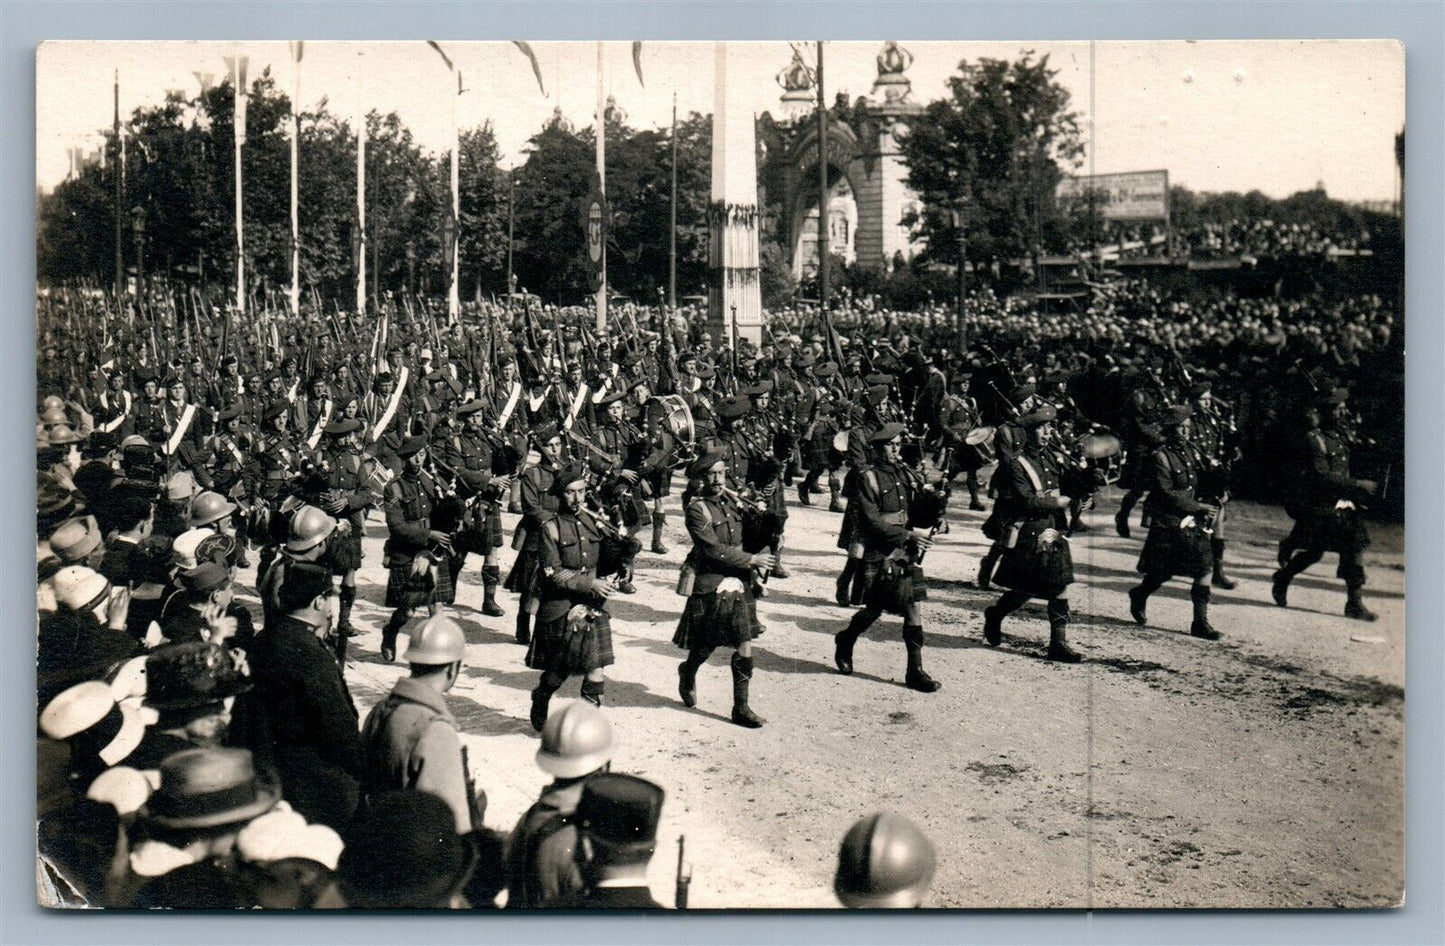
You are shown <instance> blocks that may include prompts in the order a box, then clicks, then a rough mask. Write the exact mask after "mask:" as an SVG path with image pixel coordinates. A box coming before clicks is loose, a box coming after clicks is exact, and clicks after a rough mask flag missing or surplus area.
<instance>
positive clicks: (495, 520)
mask: <svg viewBox="0 0 1445 946" xmlns="http://www.w3.org/2000/svg"><path fill="white" fill-rule="evenodd" d="M486 406H487V404H486V402H485V401H480V400H475V399H474V400H471V401H468V402H467V403H465V404H462V405H461V406H460V407H458V408H457V421H458V423H459V425H460V426H461V428H462V429H461V431H460V432H458V433H455V434H452V435H451V436H449V437H447V438H445V440H444V441H443V442H442V443H441V444H440V449H441V454H442V455H441V457H440V458H439V460H438V462H439V463H441V464H443V465H445V466H446V467H447V468H448V469H449V470H450V471H451V472H452V473H453V474H454V475H455V478H456V489H457V501H458V502H459V503H460V504H461V507H462V513H461V523H460V529H459V531H458V532H457V535H456V539H455V541H454V543H453V546H452V554H451V558H450V559H448V562H447V564H448V567H449V568H450V570H451V578H452V585H453V587H455V586H456V583H457V577H458V576H459V575H460V574H461V571H462V567H463V566H464V565H465V564H466V561H467V554H468V553H471V552H475V553H477V554H479V555H481V556H482V595H483V597H482V613H483V614H485V615H487V616H488V617H501V616H502V615H504V614H506V612H505V611H503V610H502V608H501V606H500V605H498V604H497V585H498V584H500V583H501V576H502V572H501V568H500V567H499V566H498V564H497V549H499V548H501V547H502V505H501V497H503V496H505V495H506V494H507V490H508V488H509V486H510V478H509V477H506V476H495V475H493V471H494V470H495V469H496V465H497V464H496V460H497V459H498V458H497V457H494V456H493V453H492V444H491V441H490V440H489V439H488V437H487V424H488V417H487V413H486V410H485V408H486Z"/></svg>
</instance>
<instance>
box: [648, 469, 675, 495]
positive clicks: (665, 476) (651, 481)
mask: <svg viewBox="0 0 1445 946" xmlns="http://www.w3.org/2000/svg"><path fill="white" fill-rule="evenodd" d="M647 485H648V486H649V487H651V488H652V495H653V496H654V497H657V496H671V495H672V470H671V469H661V470H658V471H656V472H654V473H649V474H647Z"/></svg>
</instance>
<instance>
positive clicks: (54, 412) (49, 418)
mask: <svg viewBox="0 0 1445 946" xmlns="http://www.w3.org/2000/svg"><path fill="white" fill-rule="evenodd" d="M40 422H41V423H42V424H44V425H45V426H46V427H54V426H56V425H58V424H69V423H70V417H69V416H68V415H67V414H66V413H65V408H63V407H47V408H46V409H45V410H44V411H42V412H41V414H40Z"/></svg>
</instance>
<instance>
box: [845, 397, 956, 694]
mask: <svg viewBox="0 0 1445 946" xmlns="http://www.w3.org/2000/svg"><path fill="white" fill-rule="evenodd" d="M905 429H906V428H905V427H904V425H902V424H899V423H890V424H884V425H883V427H881V428H880V429H879V430H878V431H877V432H876V433H874V434H873V435H872V436H871V437H870V438H869V443H870V444H871V445H872V447H873V450H874V456H873V465H872V466H871V467H870V468H869V469H867V470H865V471H863V472H862V473H861V474H860V475H859V477H858V488H857V491H856V494H855V499H856V504H857V507H858V537H859V539H861V541H862V542H863V558H862V565H861V568H860V570H859V573H858V579H857V581H855V582H854V584H853V599H852V603H853V604H859V605H862V610H860V611H859V612H858V613H857V614H855V615H853V620H852V621H850V622H849V623H848V627H847V628H845V629H844V630H843V631H841V632H839V634H838V635H837V636H836V637H835V638H834V642H833V662H834V663H835V664H836V665H837V667H838V672H839V673H842V674H845V675H846V674H851V673H852V672H853V645H854V644H856V643H857V642H858V638H859V637H861V636H862V635H863V632H864V631H866V630H868V628H870V627H872V626H873V622H874V621H877V620H878V618H879V616H880V615H882V614H883V612H884V611H887V612H888V613H889V614H896V615H899V616H900V617H902V618H903V646H904V648H905V649H906V650H907V653H908V670H907V673H906V675H905V676H904V683H905V684H907V686H908V687H909V688H910V689H913V690H917V691H919V692H920V693H933V692H936V691H937V690H938V689H940V688H941V687H942V684H940V683H939V682H938V681H937V680H934V679H933V678H932V677H930V676H929V675H928V672H927V671H925V670H924V669H923V617H922V614H921V611H920V608H919V603H920V602H921V601H923V599H924V598H925V597H926V596H927V594H928V588H927V586H926V585H925V584H924V577H923V568H922V566H921V565H919V564H918V563H917V559H918V555H919V553H921V552H922V551H923V550H925V549H927V548H928V547H929V546H930V545H931V544H932V542H933V540H932V539H931V538H930V537H929V535H928V534H927V533H924V532H918V531H915V530H913V529H910V528H909V526H908V502H909V498H910V496H909V492H910V488H909V483H910V480H909V479H908V476H907V474H906V473H905V472H904V470H903V467H902V456H901V453H902V449H903V447H902V437H903V431H904V430H905Z"/></svg>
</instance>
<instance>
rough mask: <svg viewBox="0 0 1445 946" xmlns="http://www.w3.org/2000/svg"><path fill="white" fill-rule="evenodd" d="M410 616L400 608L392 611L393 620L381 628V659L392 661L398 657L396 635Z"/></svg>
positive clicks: (387, 661)
mask: <svg viewBox="0 0 1445 946" xmlns="http://www.w3.org/2000/svg"><path fill="white" fill-rule="evenodd" d="M408 616H409V615H407V614H405V613H404V612H402V610H401V609H400V608H398V609H397V610H396V611H394V612H392V615H391V620H389V621H387V622H386V627H383V628H382V629H381V659H382V660H383V661H384V662H386V663H391V662H392V661H393V660H395V659H396V636H397V635H398V634H400V633H401V629H402V628H403V627H405V626H406V619H407V617H408Z"/></svg>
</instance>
